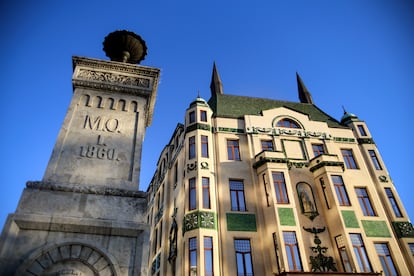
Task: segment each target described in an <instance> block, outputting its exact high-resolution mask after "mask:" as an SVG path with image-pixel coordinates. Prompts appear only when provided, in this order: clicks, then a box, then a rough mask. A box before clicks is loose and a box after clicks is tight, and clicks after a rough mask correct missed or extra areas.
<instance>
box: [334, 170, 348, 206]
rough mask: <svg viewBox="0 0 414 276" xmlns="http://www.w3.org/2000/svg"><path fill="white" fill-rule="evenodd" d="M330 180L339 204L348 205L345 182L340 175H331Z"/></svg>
mask: <svg viewBox="0 0 414 276" xmlns="http://www.w3.org/2000/svg"><path fill="white" fill-rule="evenodd" d="M331 178H332V182H333V184H334V187H335V192H336V196H337V198H338V202H339V205H341V206H350V205H351V203H350V202H349V198H348V193H347V192H346V188H345V184H344V181H343V179H342V176H340V175H332V176H331Z"/></svg>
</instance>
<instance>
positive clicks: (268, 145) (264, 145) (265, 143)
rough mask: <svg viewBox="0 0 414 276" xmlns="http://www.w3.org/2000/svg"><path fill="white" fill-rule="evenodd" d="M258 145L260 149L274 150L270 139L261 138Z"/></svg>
mask: <svg viewBox="0 0 414 276" xmlns="http://www.w3.org/2000/svg"><path fill="white" fill-rule="evenodd" d="M260 145H261V147H262V151H275V146H274V143H273V140H272V139H261V140H260Z"/></svg>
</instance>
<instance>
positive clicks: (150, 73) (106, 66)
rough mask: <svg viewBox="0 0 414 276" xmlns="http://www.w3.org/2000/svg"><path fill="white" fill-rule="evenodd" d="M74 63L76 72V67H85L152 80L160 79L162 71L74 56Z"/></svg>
mask: <svg viewBox="0 0 414 276" xmlns="http://www.w3.org/2000/svg"><path fill="white" fill-rule="evenodd" d="M72 62H73V70H75V68H76V66H85V67H90V68H93V69H102V70H105V71H107V70H110V71H117V72H120V73H121V72H122V73H129V74H133V75H140V76H146V77H152V78H158V76H159V73H160V69H158V68H154V67H149V66H142V65H135V64H129V63H124V62H116V61H107V60H100V59H93V58H85V57H79V56H73V57H72Z"/></svg>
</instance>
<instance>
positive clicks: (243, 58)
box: [0, 0, 414, 226]
mask: <svg viewBox="0 0 414 276" xmlns="http://www.w3.org/2000/svg"><path fill="white" fill-rule="evenodd" d="M6 2H8V3H6ZM0 23H1V24H0V37H1V43H0V60H1V65H2V69H1V74H0V84H1V93H0V97H1V105H2V108H1V109H0V110H1V117H0V118H1V119H0V120H1V121H0V126H1V128H2V131H1V136H0V137H1V138H0V139H1V149H0V152H1V155H0V156H1V157H0V158H1V161H2V163H1V164H2V166H1V169H2V173H1V189H2V190H1V193H0V204H1V205H0V226H2V225H3V223H4V221H5V218H6V216H7V214H8V213H12V212H14V210H15V208H16V206H17V203H18V200H19V198H20V195H21V192H22V190H23V189H24V187H25V183H26V181H28V180H41V179H42V177H43V173H44V171H45V169H46V166H47V163H48V161H49V157H50V154H51V152H52V149H53V146H54V143H55V140H56V138H57V135H58V132H59V129H60V127H61V124H62V122H63V119H64V116H65V114H66V110H67V107H68V105H69V103H70V99H71V96H72V85H71V77H72V62H71V57H72V56H73V55H78V56H85V57H91V58H99V59H107V58H106V57H105V54H104V52H103V51H102V42H103V39H104V37H105V36H106V35H107V34H108V33H110V32H112V31H114V30H119V29H128V30H130V31H133V32H136V33H138V34H140V35H141V36H142V37H143V38H144V40H145V41H146V43H147V46H148V55H147V57H146V59H145V60H144V61H143V62H142V65H148V66H153V67H158V68H160V69H161V82H160V84H159V89H158V97H157V102H156V106H155V114H154V118H153V124H152V126H150V127H149V128H148V130H147V134H146V137H145V141H144V151H143V160H142V162H143V165H142V171H141V183H140V189H141V190H145V189H146V187H147V185H148V183H149V181H150V180H151V177H152V175H153V172H154V170H155V166H156V162H157V159H158V156H159V153H160V151H161V150H162V148H163V147H164V145H165V144H166V143H167V142H168V141H169V139H170V135H171V134H172V131H173V130H174V128H175V126H176V124H177V123H178V122H182V121H183V116H184V111H185V109H186V108H187V107H188V105H189V103H190V102H191V101H192V100H193V99H195V97H196V96H197V94H198V93H200V95H201V96H202V97H203V98H205V99H208V98H209V97H210V91H209V85H210V78H211V70H212V65H213V62H214V61H215V62H216V63H217V66H218V69H219V72H220V75H221V78H222V81H223V86H224V93H227V94H236V95H246V96H255V97H264V98H271V99H281V100H288V101H298V97H297V88H296V79H295V72H296V71H298V72H299V74H300V75H301V76H302V79H303V80H304V82H305V84H306V86H307V87H308V89H309V90H310V91H311V93H312V96H313V99H314V102H315V104H316V105H317V106H318V107H320V108H321V109H322V110H324V111H325V112H326V113H328V114H330V115H331V116H333V117H334V118H336V119H338V120H339V119H340V118H341V116H342V113H343V111H342V106H344V107H345V108H346V109H347V111H349V112H352V113H354V114H356V115H357V116H359V118H360V119H362V120H365V121H366V122H367V124H368V127H369V129H370V131H371V133H372V134H373V137H374V140H375V142H376V144H377V146H378V148H379V150H380V153H381V156H382V157H383V159H384V160H385V164H386V166H387V168H388V170H389V172H390V175H391V177H392V179H393V181H394V184H395V186H396V187H397V190H398V191H399V195H400V196H401V198H402V200H403V202H404V204H405V207H406V209H407V210H408V212H409V215H410V217H411V218H414V200H413V199H414V196H413V195H414V192H413V188H412V187H413V180H412V179H413V178H412V176H411V173H410V172H411V170H412V163H413V160H412V159H410V158H411V157H413V156H414V150H413V146H412V142H411V140H412V138H413V128H412V126H411V123H412V121H411V120H412V119H413V117H414V116H413V115H412V113H410V112H411V111H412V109H413V108H412V104H413V99H414V96H413V92H414V86H413V84H412V83H413V81H414V77H413V76H414V5H413V3H411V1H393V0H389V1H381V0H375V1H370V0H364V1H361V0H355V1H354V0H343V1H342V0H336V1H332V0H326V1H318V0H316V1H309V0H303V1H295V0H289V1H287V0H286V1H276V0H272V1H255V2H254V1H240V0H239V1H213V0H212V1H180V0H176V1H159V0H158V1H157V0H152V1H149V0H148V1H136V0H134V1H102V0H101V1H75V0H72V1H30V0H27V1H19V0H17V1H2V2H1V3H0ZM361 184H363V183H361Z"/></svg>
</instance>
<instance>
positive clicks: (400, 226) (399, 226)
mask: <svg viewBox="0 0 414 276" xmlns="http://www.w3.org/2000/svg"><path fill="white" fill-rule="evenodd" d="M392 226H393V227H394V230H395V232H396V233H397V236H398V238H414V227H413V225H412V224H411V222H409V221H394V222H393V223H392Z"/></svg>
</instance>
